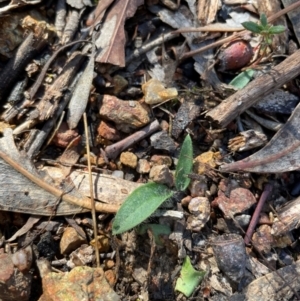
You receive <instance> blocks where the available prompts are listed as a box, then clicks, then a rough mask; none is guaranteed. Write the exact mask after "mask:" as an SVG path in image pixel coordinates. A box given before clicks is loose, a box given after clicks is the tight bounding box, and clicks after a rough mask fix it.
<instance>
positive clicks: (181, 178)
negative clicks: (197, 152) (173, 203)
mask: <svg viewBox="0 0 300 301" xmlns="http://www.w3.org/2000/svg"><path fill="white" fill-rule="evenodd" d="M192 167H193V144H192V139H191V137H190V135H187V136H186V137H185V139H184V141H183V144H182V147H181V150H180V155H179V159H178V164H177V166H176V172H175V186H176V188H177V189H178V190H180V191H183V190H185V189H186V188H187V187H188V186H189V184H190V181H191V180H190V178H188V177H187V175H188V174H189V173H191V170H192Z"/></svg>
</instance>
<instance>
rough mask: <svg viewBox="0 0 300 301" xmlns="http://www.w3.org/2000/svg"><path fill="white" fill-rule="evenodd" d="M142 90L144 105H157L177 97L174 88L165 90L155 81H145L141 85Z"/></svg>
mask: <svg viewBox="0 0 300 301" xmlns="http://www.w3.org/2000/svg"><path fill="white" fill-rule="evenodd" d="M142 90H143V93H144V95H145V103H147V104H150V105H154V104H158V103H161V102H164V101H165V100H168V99H171V98H175V97H177V96H178V92H177V90H176V89H175V88H168V89H166V88H165V87H164V85H163V84H162V83H161V82H160V81H159V80H157V79H150V80H149V81H147V82H146V83H145V84H143V85H142Z"/></svg>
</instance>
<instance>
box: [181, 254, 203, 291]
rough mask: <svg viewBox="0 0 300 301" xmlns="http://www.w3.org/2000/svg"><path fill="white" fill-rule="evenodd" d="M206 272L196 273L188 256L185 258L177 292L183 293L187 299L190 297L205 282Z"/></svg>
mask: <svg viewBox="0 0 300 301" xmlns="http://www.w3.org/2000/svg"><path fill="white" fill-rule="evenodd" d="M205 274H206V272H205V271H196V270H195V269H194V268H193V266H192V264H191V261H190V258H189V257H188V256H187V257H185V258H184V261H183V265H182V268H181V272H180V277H179V278H178V279H177V281H176V286H175V290H177V291H179V292H181V293H183V294H184V295H185V296H186V297H190V296H191V294H192V293H193V291H194V290H195V288H196V287H197V286H198V285H199V283H200V282H201V281H202V280H203V278H204V276H205Z"/></svg>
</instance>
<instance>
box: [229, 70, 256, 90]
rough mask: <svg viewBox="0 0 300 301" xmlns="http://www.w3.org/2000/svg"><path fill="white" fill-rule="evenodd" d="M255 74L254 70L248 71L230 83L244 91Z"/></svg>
mask: <svg viewBox="0 0 300 301" xmlns="http://www.w3.org/2000/svg"><path fill="white" fill-rule="evenodd" d="M254 72H255V71H254V70H253V69H247V70H245V71H243V72H241V73H240V74H239V75H238V76H236V77H235V78H234V79H233V80H232V81H231V82H230V83H229V85H231V86H234V87H235V88H237V89H243V88H244V87H246V86H247V84H248V83H249V82H250V80H251V79H252V77H253V74H254Z"/></svg>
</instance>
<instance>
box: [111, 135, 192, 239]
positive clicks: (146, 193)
mask: <svg viewBox="0 0 300 301" xmlns="http://www.w3.org/2000/svg"><path fill="white" fill-rule="evenodd" d="M192 167H193V145H192V140H191V137H190V136H189V135H187V136H186V137H185V139H184V142H183V144H182V147H181V151H180V155H179V159H178V164H177V166H176V172H175V187H176V190H177V191H178V190H179V191H184V190H185V189H186V188H187V187H188V186H189V183H190V178H188V177H187V174H189V173H190V172H191V170H192ZM176 190H172V189H170V188H169V187H167V186H166V185H163V184H157V183H147V184H145V185H143V186H140V187H138V188H137V189H135V190H134V191H133V192H132V193H131V194H130V195H129V196H128V197H127V198H126V200H125V201H124V203H123V204H122V206H121V207H120V209H119V211H118V212H117V214H116V217H115V219H114V222H113V225H112V233H113V234H114V235H116V234H120V233H123V232H125V231H128V230H130V229H132V228H134V227H136V226H137V225H139V224H140V223H142V222H143V221H144V220H145V219H147V218H148V217H149V216H150V215H151V214H152V213H153V212H154V211H155V210H156V209H157V208H158V207H159V206H160V205H161V204H162V203H163V202H164V201H166V200H167V199H169V198H170V197H172V196H173V195H174V193H175V192H176Z"/></svg>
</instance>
